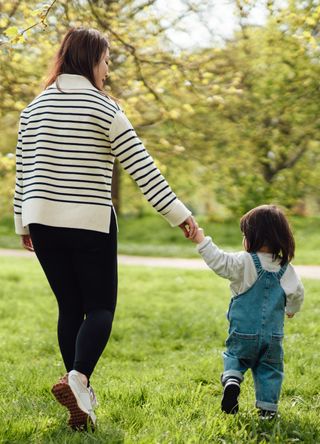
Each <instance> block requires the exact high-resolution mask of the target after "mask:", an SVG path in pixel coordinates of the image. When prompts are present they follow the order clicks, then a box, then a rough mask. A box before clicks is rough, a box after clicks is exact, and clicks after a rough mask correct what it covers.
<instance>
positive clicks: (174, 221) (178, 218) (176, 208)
mask: <svg viewBox="0 0 320 444" xmlns="http://www.w3.org/2000/svg"><path fill="white" fill-rule="evenodd" d="M191 214H192V213H191V211H190V210H188V208H187V207H186V206H184V205H183V203H182V202H181V201H180V200H179V199H176V200H175V201H174V202H173V203H172V207H171V209H170V211H169V212H168V213H167V214H165V215H164V214H163V215H162V216H163V217H164V218H165V219H166V220H167V221H168V222H169V224H170V225H171V226H172V227H177V226H178V225H180V224H182V222H184V221H185V220H186V219H188V217H189V216H191Z"/></svg>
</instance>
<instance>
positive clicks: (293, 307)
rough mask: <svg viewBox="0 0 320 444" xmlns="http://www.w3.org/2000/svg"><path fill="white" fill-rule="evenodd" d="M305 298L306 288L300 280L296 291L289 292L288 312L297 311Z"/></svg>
mask: <svg viewBox="0 0 320 444" xmlns="http://www.w3.org/2000/svg"><path fill="white" fill-rule="evenodd" d="M303 300H304V288H303V285H302V282H301V281H300V280H299V283H298V286H297V288H296V291H294V292H293V293H290V294H287V304H286V313H291V314H294V313H297V312H298V311H299V310H300V308H301V305H302V303H303Z"/></svg>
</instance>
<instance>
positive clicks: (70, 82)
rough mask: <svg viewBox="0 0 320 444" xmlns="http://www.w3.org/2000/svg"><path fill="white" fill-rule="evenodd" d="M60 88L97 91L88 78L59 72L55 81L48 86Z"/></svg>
mask: <svg viewBox="0 0 320 444" xmlns="http://www.w3.org/2000/svg"><path fill="white" fill-rule="evenodd" d="M52 87H54V88H57V87H59V88H61V89H93V90H95V91H99V90H98V89H97V88H95V87H94V86H93V85H92V83H91V82H90V80H88V79H87V78H86V77H84V76H80V75H79V74H60V75H59V76H58V77H57V79H56V81H55V82H54V83H53V84H52V85H50V86H49V88H52Z"/></svg>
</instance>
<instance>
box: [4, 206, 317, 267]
mask: <svg viewBox="0 0 320 444" xmlns="http://www.w3.org/2000/svg"><path fill="white" fill-rule="evenodd" d="M197 219H198V221H199V224H200V225H201V226H203V228H204V229H205V232H206V234H208V235H210V236H212V238H213V239H214V241H215V242H216V243H217V244H218V245H219V247H220V248H223V249H225V250H227V251H239V250H241V249H242V246H241V242H242V236H241V233H240V230H239V222H238V221H237V220H235V221H227V222H220V223H218V222H210V221H208V220H206V219H205V218H203V217H199V218H197ZM291 224H292V227H293V231H294V235H295V239H296V258H295V260H294V263H296V264H299V265H303V264H306V265H307V264H309V265H320V256H319V254H318V251H319V250H320V231H319V226H320V217H308V218H302V217H293V218H292V219H291ZM0 248H21V246H20V237H19V236H17V235H16V234H15V233H14V227H13V221H12V218H7V219H2V220H1V222H0ZM119 253H121V254H132V255H141V256H165V257H198V254H197V253H196V252H195V248H194V245H192V244H191V243H190V242H189V241H187V240H186V239H185V238H184V237H183V235H182V232H181V230H180V229H179V228H174V229H172V228H171V227H170V226H169V224H168V223H167V222H166V221H165V220H164V219H163V218H162V217H160V216H158V215H151V216H144V217H141V218H138V217H120V218H119Z"/></svg>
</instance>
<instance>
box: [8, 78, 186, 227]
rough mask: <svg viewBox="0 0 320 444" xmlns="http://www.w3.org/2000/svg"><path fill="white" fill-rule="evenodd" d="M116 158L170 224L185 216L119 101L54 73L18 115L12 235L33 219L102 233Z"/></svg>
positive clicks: (106, 224) (84, 82) (86, 82)
mask: <svg viewBox="0 0 320 444" xmlns="http://www.w3.org/2000/svg"><path fill="white" fill-rule="evenodd" d="M58 87H59V88H60V89H61V90H62V91H60V90H59V89H58ZM115 158H117V159H118V160H119V161H120V163H121V165H122V166H123V168H124V169H125V170H126V171H127V172H128V174H130V176H131V177H132V178H133V179H134V180H135V182H136V183H137V185H138V186H139V188H140V190H141V192H142V193H143V194H144V196H145V198H146V199H147V200H148V201H149V202H150V204H151V205H152V206H153V208H154V209H155V210H156V211H158V213H160V214H161V215H162V216H163V217H164V218H165V219H166V220H167V221H168V222H169V224H171V226H177V225H179V224H181V223H182V222H183V221H184V220H186V219H187V218H188V217H189V216H190V215H191V211H189V210H188V208H186V207H185V206H184V205H183V203H182V202H181V201H180V200H179V199H178V198H177V196H176V195H175V194H174V192H173V191H172V190H171V188H170V186H169V185H168V183H167V182H166V180H165V178H164V177H163V176H162V174H161V172H160V171H159V169H158V168H157V167H156V165H155V163H154V161H153V159H152V157H151V156H150V154H149V153H148V152H147V150H146V149H145V147H144V146H143V143H142V142H141V140H140V139H139V137H138V136H137V134H136V132H135V130H134V128H133V126H132V125H131V123H130V122H129V120H128V119H127V117H126V116H125V114H124V112H123V111H122V110H121V109H120V107H119V106H118V104H117V103H116V102H115V101H113V100H111V99H110V98H108V97H106V96H105V95H103V94H102V93H101V92H100V91H99V90H98V89H96V88H95V87H94V86H93V85H92V84H91V83H90V81H89V80H88V79H86V78H85V77H83V76H80V75H75V74H61V75H60V76H58V79H57V81H56V82H55V83H54V84H52V85H51V86H49V87H48V88H47V89H46V90H44V91H43V92H42V93H41V94H40V95H39V96H37V97H36V98H35V99H34V100H33V101H32V102H31V103H30V104H29V105H28V106H27V107H26V108H25V109H24V110H23V111H22V113H21V117H20V125H19V137H18V144H17V148H16V187H15V195H14V220H15V230H16V233H17V234H28V233H29V224H30V223H33V222H34V223H40V224H45V225H50V226H56V227H69V228H82V229H88V230H94V231H100V232H103V233H108V232H109V227H110V216H111V211H112V210H113V204H112V198H111V182H112V174H113V165H114V161H115Z"/></svg>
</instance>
